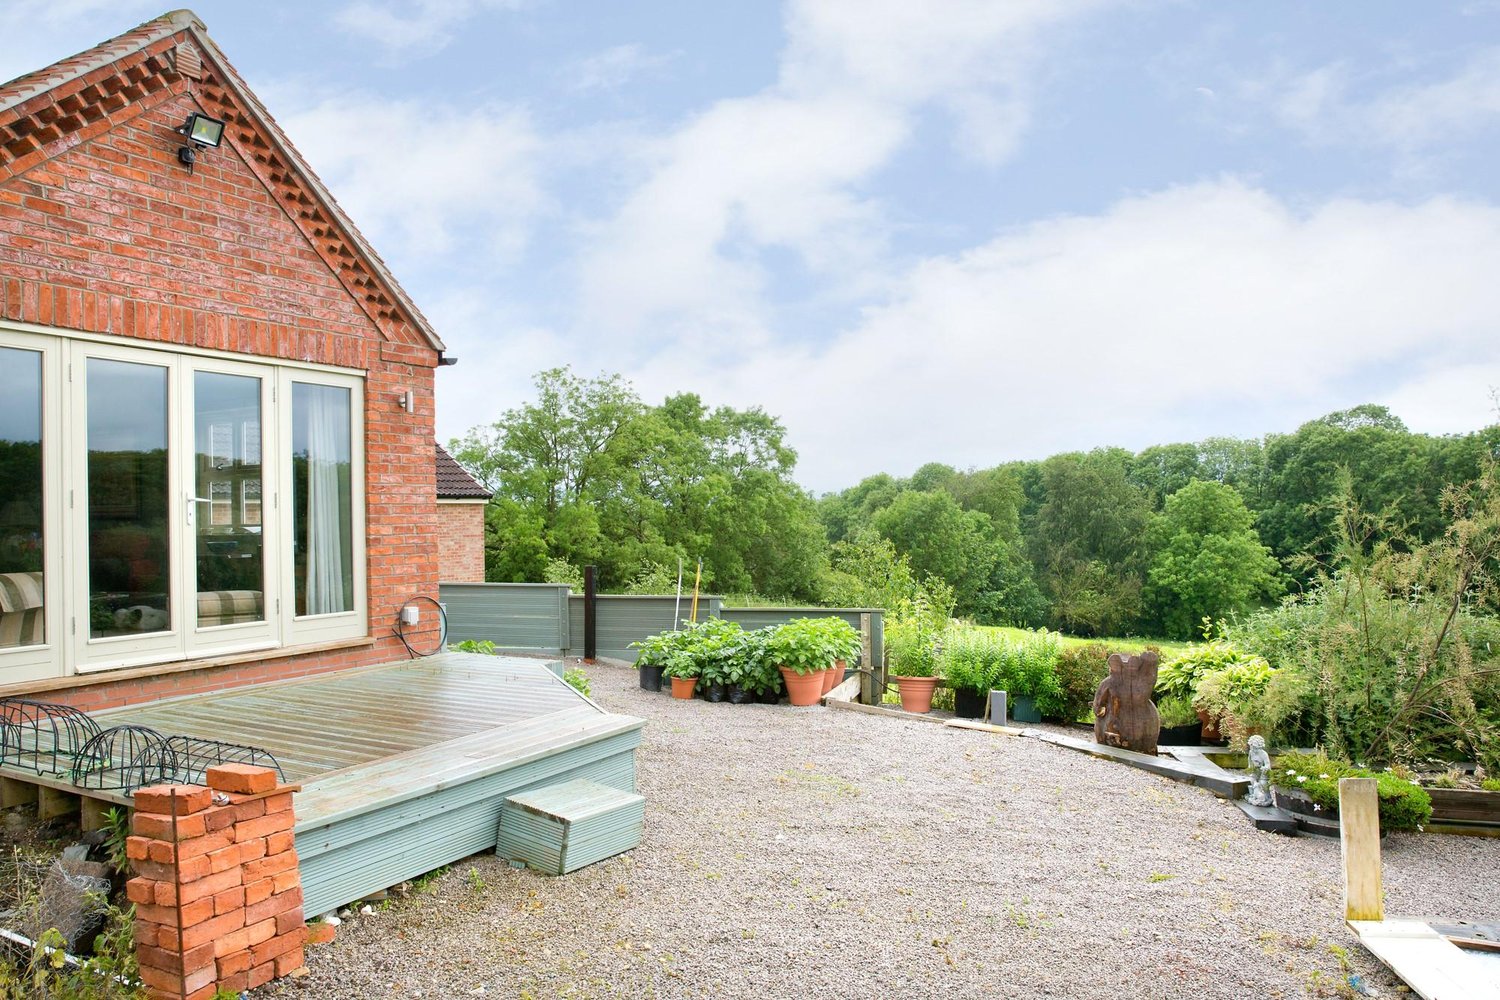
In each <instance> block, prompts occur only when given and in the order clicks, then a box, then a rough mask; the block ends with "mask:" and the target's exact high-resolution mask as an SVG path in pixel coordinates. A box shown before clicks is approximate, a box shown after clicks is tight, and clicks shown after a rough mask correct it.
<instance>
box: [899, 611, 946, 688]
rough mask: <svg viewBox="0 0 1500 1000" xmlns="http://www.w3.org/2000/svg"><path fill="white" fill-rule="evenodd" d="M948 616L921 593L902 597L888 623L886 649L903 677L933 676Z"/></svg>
mask: <svg viewBox="0 0 1500 1000" xmlns="http://www.w3.org/2000/svg"><path fill="white" fill-rule="evenodd" d="M947 625H948V622H947V619H946V617H945V616H944V615H943V614H942V613H941V612H939V611H937V610H936V609H935V608H934V607H933V606H932V605H931V604H930V603H929V602H928V601H927V598H926V597H925V596H924V595H922V594H918V595H917V596H916V597H915V598H913V599H911V600H903V601H901V602H900V603H899V604H898V605H897V607H896V608H895V609H894V610H893V611H892V612H891V614H890V616H889V617H888V618H887V619H886V623H885V650H886V654H887V655H888V656H889V657H890V666H891V672H892V673H895V674H898V675H900V676H903V677H932V676H933V675H934V674H935V673H936V671H937V656H938V642H939V641H940V640H941V639H942V637H943V632H944V631H945V630H946V628H947Z"/></svg>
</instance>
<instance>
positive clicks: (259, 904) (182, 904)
mask: <svg viewBox="0 0 1500 1000" xmlns="http://www.w3.org/2000/svg"><path fill="white" fill-rule="evenodd" d="M207 781H208V787H207V788H204V787H202V786H200V785H158V786H155V787H152V788H142V789H140V790H138V791H137V792H136V793H135V815H134V818H133V819H132V823H131V830H132V833H133V834H134V835H133V836H132V837H130V839H129V840H128V841H127V842H126V847H127V851H128V854H129V857H130V860H131V864H132V866H133V867H134V869H135V872H136V876H137V877H136V878H133V879H131V880H130V881H129V882H128V883H127V884H126V893H127V895H128V896H129V898H130V900H131V902H133V903H135V917H136V922H135V941H136V957H137V958H138V959H139V961H140V967H141V980H142V982H144V983H145V985H146V989H147V994H148V996H150V997H151V998H152V1000H207V998H210V997H212V996H213V995H214V993H215V992H216V991H218V990H220V989H225V990H229V991H231V992H235V993H238V992H240V991H242V990H247V989H254V988H255V987H257V986H262V985H264V984H265V983H268V982H270V981H271V980H272V979H275V978H278V977H280V976H284V975H287V974H288V973H291V972H294V971H296V970H298V969H300V968H302V963H303V959H302V946H303V943H304V942H305V941H306V938H307V927H306V924H304V923H303V919H302V881H301V873H300V872H299V870H298V867H297V852H296V850H295V848H294V847H293V843H292V826H293V823H294V813H293V809H292V795H293V793H294V792H295V791H296V790H297V789H296V787H295V786H291V785H281V784H279V783H278V781H277V775H276V772H275V771H274V770H272V769H271V768H265V767H251V766H249V765H245V764H225V765H222V766H219V767H211V768H209V769H208V774H207ZM215 798H218V799H220V800H221V801H220V802H215V801H214V799H215ZM226 799H227V801H223V800H226ZM174 803H175V806H176V822H175V824H174V822H173V815H172V814H173V806H174Z"/></svg>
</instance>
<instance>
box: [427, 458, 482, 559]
mask: <svg viewBox="0 0 1500 1000" xmlns="http://www.w3.org/2000/svg"><path fill="white" fill-rule="evenodd" d="M492 495H493V494H491V493H490V491H489V490H487V489H485V488H484V487H483V486H481V485H479V483H477V482H475V480H474V477H473V476H471V475H469V473H468V471H467V470H466V469H464V467H463V466H462V465H459V464H458V463H457V462H455V461H454V460H453V456H452V455H450V454H448V452H447V450H446V449H445V448H444V447H443V446H442V445H438V446H437V543H438V579H439V580H441V581H443V582H444V583H483V582H484V511H485V508H486V507H487V506H488V505H489V501H490V497H491V496H492Z"/></svg>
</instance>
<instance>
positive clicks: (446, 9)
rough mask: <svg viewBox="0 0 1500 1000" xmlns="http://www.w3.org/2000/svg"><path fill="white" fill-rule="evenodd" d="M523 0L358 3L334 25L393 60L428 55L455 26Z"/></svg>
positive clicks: (362, 0) (443, 43) (450, 37)
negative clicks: (371, 43) (373, 44)
mask: <svg viewBox="0 0 1500 1000" xmlns="http://www.w3.org/2000/svg"><path fill="white" fill-rule="evenodd" d="M525 3H526V0H386V2H380V0H357V2H355V3H351V4H347V5H345V6H344V7H342V8H340V10H339V11H338V13H337V14H335V15H334V20H335V22H336V23H337V24H338V25H339V26H340V27H342V28H344V29H345V30H346V31H350V32H352V33H354V34H356V35H363V36H364V37H366V38H369V39H370V40H371V41H374V42H376V43H378V44H380V45H382V46H384V47H385V48H386V49H387V51H388V52H389V53H390V54H391V55H394V56H403V55H415V56H420V55H431V54H432V53H434V52H437V51H439V50H441V49H443V48H444V47H445V46H447V44H448V43H449V42H451V41H452V40H453V34H454V31H455V29H456V28H457V26H458V25H459V24H460V23H461V22H463V21H466V20H468V19H469V18H471V17H473V16H475V15H476V14H479V13H482V12H484V11H487V10H514V9H516V8H518V7H521V6H524V5H525Z"/></svg>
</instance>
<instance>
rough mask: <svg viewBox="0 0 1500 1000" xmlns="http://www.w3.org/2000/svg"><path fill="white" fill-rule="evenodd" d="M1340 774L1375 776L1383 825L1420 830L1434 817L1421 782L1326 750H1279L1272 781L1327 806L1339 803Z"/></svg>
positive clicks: (1430, 799)
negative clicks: (1337, 755)
mask: <svg viewBox="0 0 1500 1000" xmlns="http://www.w3.org/2000/svg"><path fill="white" fill-rule="evenodd" d="M1340 778H1374V779H1375V781H1376V794H1377V795H1378V796H1379V798H1380V825H1381V826H1382V827H1383V828H1385V829H1387V830H1419V829H1421V828H1422V826H1423V825H1424V824H1425V823H1426V822H1427V821H1428V820H1430V819H1432V798H1431V796H1429V795H1428V794H1427V793H1426V792H1425V791H1423V789H1422V787H1421V786H1420V785H1417V784H1416V783H1414V782H1411V781H1407V780H1406V779H1404V778H1399V777H1397V776H1396V775H1394V774H1392V773H1391V772H1389V771H1382V772H1379V773H1377V772H1375V771H1370V770H1366V769H1365V768H1362V767H1356V766H1355V765H1353V764H1350V763H1348V762H1347V761H1342V760H1336V759H1333V758H1330V757H1329V756H1328V755H1327V754H1323V753H1311V754H1302V753H1284V754H1278V755H1277V757H1276V762H1275V764H1274V765H1273V767H1272V768H1271V783H1272V784H1274V785H1276V786H1277V787H1278V788H1286V789H1296V790H1298V791H1300V792H1302V793H1303V794H1304V795H1306V796H1307V797H1308V798H1310V799H1312V801H1314V802H1316V803H1317V804H1318V805H1320V806H1322V807H1323V808H1324V809H1329V810H1337V809H1338V807H1339V779H1340Z"/></svg>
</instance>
